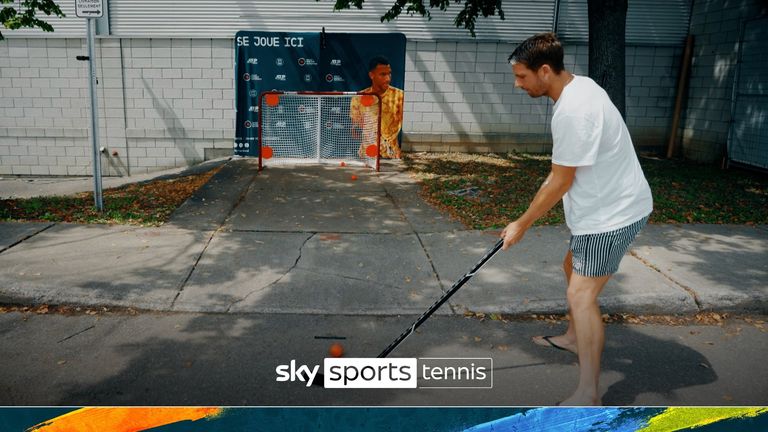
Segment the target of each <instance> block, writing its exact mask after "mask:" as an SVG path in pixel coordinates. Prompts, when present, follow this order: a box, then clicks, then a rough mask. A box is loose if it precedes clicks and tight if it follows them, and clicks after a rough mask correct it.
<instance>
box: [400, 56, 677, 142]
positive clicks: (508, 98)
mask: <svg viewBox="0 0 768 432" xmlns="http://www.w3.org/2000/svg"><path fill="white" fill-rule="evenodd" d="M515 46H516V45H515V44H504V43H483V42H477V43H469V42H419V41H417V42H409V44H408V51H407V54H406V89H405V90H406V95H405V100H406V103H405V113H406V115H405V119H404V123H403V132H404V135H405V139H404V142H405V147H406V148H407V149H411V150H416V151H480V152H486V151H492V152H507V151H511V150H519V151H531V152H545V151H548V150H549V149H550V148H551V136H550V128H549V119H550V117H551V114H552V103H551V101H550V100H549V99H548V98H538V99H532V98H531V97H529V96H528V94H527V93H525V92H524V91H522V90H519V89H515V88H514V76H513V75H512V73H511V68H510V66H509V64H508V63H507V57H508V56H509V54H510V53H511V52H512V51H513V50H514V48H515ZM564 48H565V67H566V68H567V69H568V70H570V71H572V72H575V73H576V74H579V75H587V71H588V47H587V45H586V44H572V45H566V46H565V47H564ZM681 54H682V48H681V47H643V46H637V47H627V52H626V64H627V80H626V95H627V99H626V103H627V125H628V127H629V129H630V132H631V134H632V137H633V140H634V143H635V144H636V145H638V146H643V147H662V146H663V145H664V143H665V140H666V137H667V134H668V133H669V127H670V125H671V122H672V111H673V108H674V97H675V90H676V87H677V76H678V74H679V65H680V56H681Z"/></svg>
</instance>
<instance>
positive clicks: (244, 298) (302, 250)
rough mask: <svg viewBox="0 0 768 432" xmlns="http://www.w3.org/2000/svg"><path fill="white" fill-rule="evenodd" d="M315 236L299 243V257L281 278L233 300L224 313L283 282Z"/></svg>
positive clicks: (312, 235)
mask: <svg viewBox="0 0 768 432" xmlns="http://www.w3.org/2000/svg"><path fill="white" fill-rule="evenodd" d="M315 235H317V233H312V234H311V235H310V236H309V237H307V238H306V239H304V242H302V243H301V246H299V256H298V257H296V260H295V261H294V262H293V265H292V266H291V267H289V268H288V270H286V272H285V273H283V275H282V276H280V277H279V278H277V279H275V280H274V281H272V282H270V283H269V284H267V285H265V286H263V287H261V288H257V289H254V290H252V291H250V292H249V293H248V294H246V295H245V296H243V298H241V299H239V300H235V301H233V302H232V303H231V304H230V305H229V307H228V308H227V312H226V313H229V312H230V311H231V310H232V307H234V306H235V305H236V304H238V303H242V302H244V301H245V300H247V299H248V297H250V296H251V295H253V294H256V293H257V292H260V291H264V290H267V289H269V288H271V287H272V286H274V285H275V284H277V283H278V282H280V281H281V280H283V278H285V277H286V276H288V273H290V272H292V271H293V270H294V269H295V268H296V267H297V266H298V265H299V261H300V260H301V256H302V254H303V253H304V246H306V245H307V243H308V242H309V240H311V239H312V237H314V236H315Z"/></svg>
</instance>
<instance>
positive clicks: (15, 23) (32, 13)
mask: <svg viewBox="0 0 768 432" xmlns="http://www.w3.org/2000/svg"><path fill="white" fill-rule="evenodd" d="M13 3H14V0H0V4H11V5H12V4H13ZM38 11H39V12H42V13H44V14H46V15H48V16H50V15H52V14H53V15H56V16H58V17H60V18H63V17H64V16H65V15H64V12H62V11H61V8H59V6H58V5H57V4H56V3H55V2H54V1H53V0H24V1H22V2H21V7H19V10H16V7H15V6H5V7H3V9H2V10H0V22H2V23H3V26H5V28H8V29H11V30H16V29H19V28H22V27H29V28H40V29H42V30H43V31H47V32H52V31H53V26H51V25H50V24H48V23H47V22H45V21H42V20H40V19H38V18H37V17H36V15H37V13H38ZM3 39H5V37H4V36H3V33H2V32H0V40H3Z"/></svg>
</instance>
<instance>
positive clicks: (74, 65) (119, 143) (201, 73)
mask: <svg viewBox="0 0 768 432" xmlns="http://www.w3.org/2000/svg"><path fill="white" fill-rule="evenodd" d="M513 49H514V44H505V43H489V42H427V41H410V42H409V43H408V49H407V53H406V71H405V74H406V85H405V90H406V102H405V118H404V124H403V132H404V148H406V149H409V150H416V151H421V150H427V151H477V152H509V151H511V150H518V151H528V152H546V151H548V150H549V149H550V147H551V138H550V130H549V117H550V116H551V111H552V106H551V105H552V104H551V102H549V100H548V99H547V98H539V99H532V98H530V97H529V96H528V95H527V94H526V93H525V92H523V91H521V90H516V89H515V88H514V77H513V75H512V73H511V70H510V66H509V65H508V63H507V61H506V59H507V57H508V55H509V53H510V52H511V51H512V50H513ZM85 51H86V48H85V43H84V40H83V39H52V38H36V39H33V38H28V39H20V38H9V39H7V40H6V41H4V42H0V174H4V175H8V174H12V175H88V174H90V166H91V150H90V143H89V139H88V133H89V132H88V131H89V122H90V114H89V105H90V104H89V96H88V82H87V76H88V70H87V62H80V61H77V60H75V56H77V55H82V54H85V53H86V52H85ZM680 52H681V49H680V48H663V47H655V48H654V47H628V49H627V71H628V77H627V123H628V125H629V127H630V131H631V133H632V134H633V138H634V140H635V143H636V144H637V145H642V146H648V145H663V143H664V142H665V137H666V133H667V128H668V125H669V123H670V117H671V111H672V107H673V104H674V89H675V86H676V79H677V70H678V69H679V67H678V64H679V55H680ZM97 57H98V62H97V75H98V76H99V86H98V95H99V102H98V103H99V121H100V130H101V133H100V145H101V146H104V147H105V148H106V150H107V151H106V152H105V153H104V154H103V155H102V167H103V170H104V174H105V175H127V174H138V173H144V172H151V171H155V170H160V169H163V168H167V167H176V166H185V165H191V164H194V163H197V162H200V161H202V160H203V159H205V158H207V157H208V156H210V155H212V154H213V155H215V154H231V148H232V143H233V140H232V139H233V136H234V89H233V86H234V77H233V75H234V73H233V58H234V52H233V48H232V40H230V39H168V38H161V39H156V38H153V39H131V38H125V39H120V38H113V37H106V38H99V39H97ZM565 62H566V67H567V68H568V69H569V70H571V71H574V72H575V73H577V74H581V75H586V73H587V66H586V65H587V46H586V45H576V44H574V45H566V59H565Z"/></svg>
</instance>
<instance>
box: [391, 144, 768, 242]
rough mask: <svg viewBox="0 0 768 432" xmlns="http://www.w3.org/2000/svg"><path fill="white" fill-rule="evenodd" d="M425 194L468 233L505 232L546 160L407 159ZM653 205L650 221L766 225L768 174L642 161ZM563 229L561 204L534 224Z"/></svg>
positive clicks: (530, 157) (534, 186) (457, 156)
mask: <svg viewBox="0 0 768 432" xmlns="http://www.w3.org/2000/svg"><path fill="white" fill-rule="evenodd" d="M403 159H404V162H405V165H406V167H407V168H408V170H409V171H410V172H411V173H412V174H413V175H415V176H416V177H417V178H418V179H419V180H421V181H422V182H423V185H424V186H423V190H422V196H423V197H424V198H425V199H426V200H427V201H428V202H430V203H431V204H433V205H434V206H436V207H438V208H440V209H442V210H445V211H448V212H449V213H450V214H452V215H453V216H455V217H456V218H457V219H459V220H460V221H462V222H463V223H464V224H465V225H466V226H468V227H470V228H473V229H486V228H503V227H504V226H506V224H508V223H509V222H511V221H512V220H514V219H516V218H517V217H519V216H520V215H522V214H523V212H525V210H526V209H527V208H528V205H529V204H530V202H531V200H532V199H533V197H534V195H535V194H536V192H537V191H538V189H539V187H540V186H541V184H542V183H543V181H544V179H545V178H546V177H547V175H548V174H549V170H550V164H551V161H550V157H549V155H534V154H522V153H510V154H506V155H499V154H466V153H409V154H405V155H404V158H403ZM640 164H641V165H642V167H643V171H644V172H645V175H646V178H647V179H648V183H649V184H650V186H651V190H652V192H653V199H654V211H653V214H652V215H651V220H650V222H651V223H708V224H724V223H728V224H748V225H752V224H768V210H767V209H768V176H767V175H765V174H761V173H754V172H747V171H742V170H736V169H731V170H721V169H719V168H717V167H714V166H711V165H699V164H694V163H689V162H682V161H675V160H663V159H655V158H645V157H643V158H641V159H640ZM561 223H565V217H564V215H563V207H562V203H559V204H557V205H556V206H555V207H554V208H553V209H552V210H550V211H549V213H547V214H546V215H545V216H544V217H542V218H541V219H539V221H538V222H537V224H539V225H550V224H561Z"/></svg>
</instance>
